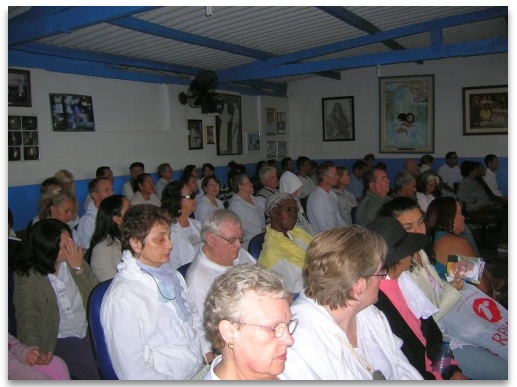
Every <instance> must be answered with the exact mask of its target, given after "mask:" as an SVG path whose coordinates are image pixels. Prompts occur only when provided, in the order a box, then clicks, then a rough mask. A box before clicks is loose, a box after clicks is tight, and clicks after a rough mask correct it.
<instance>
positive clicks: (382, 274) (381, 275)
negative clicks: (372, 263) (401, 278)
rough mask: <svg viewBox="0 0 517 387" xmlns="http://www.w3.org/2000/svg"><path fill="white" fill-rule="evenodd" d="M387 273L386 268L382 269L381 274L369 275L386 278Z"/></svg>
mask: <svg viewBox="0 0 517 387" xmlns="http://www.w3.org/2000/svg"><path fill="white" fill-rule="evenodd" d="M387 275H388V269H382V270H381V274H372V275H371V276H370V277H379V278H380V279H384V278H386V276H387Z"/></svg>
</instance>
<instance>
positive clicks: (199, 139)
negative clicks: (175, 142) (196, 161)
mask: <svg viewBox="0 0 517 387" xmlns="http://www.w3.org/2000/svg"><path fill="white" fill-rule="evenodd" d="M187 125H188V133H189V134H188V149H189V150H192V149H203V131H202V129H201V128H202V127H203V121H201V120H188V124H187Z"/></svg>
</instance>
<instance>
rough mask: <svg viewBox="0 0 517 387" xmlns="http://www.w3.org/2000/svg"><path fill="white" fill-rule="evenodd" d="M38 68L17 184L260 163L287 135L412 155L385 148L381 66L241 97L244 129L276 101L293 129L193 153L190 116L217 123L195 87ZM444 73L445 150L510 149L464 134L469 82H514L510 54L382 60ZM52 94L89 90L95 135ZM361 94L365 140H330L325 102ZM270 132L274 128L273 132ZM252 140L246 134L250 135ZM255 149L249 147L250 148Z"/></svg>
mask: <svg viewBox="0 0 517 387" xmlns="http://www.w3.org/2000/svg"><path fill="white" fill-rule="evenodd" d="M28 70H30V71H31V85H32V107H31V108H12V107H10V108H9V109H8V114H9V115H35V116H37V117H38V132H39V147H40V160H39V161H21V162H9V163H8V171H9V173H8V177H9V186H10V187H12V186H20V185H28V184H39V183H40V182H41V181H42V179H43V178H45V177H48V176H50V175H53V174H54V173H55V172H56V171H57V170H59V169H62V168H66V169H68V170H70V171H71V172H72V173H73V174H74V176H75V178H76V179H77V180H81V179H90V178H92V177H93V176H94V174H95V169H96V168H97V167H98V166H99V165H104V164H106V165H110V166H111V168H112V170H113V172H114V173H115V175H117V176H119V175H127V174H128V173H129V171H128V167H129V164H130V163H131V162H132V161H136V160H139V161H143V162H144V163H145V165H146V170H147V171H148V172H155V171H156V168H157V166H158V165H159V164H160V163H162V162H170V163H171V165H172V167H173V169H175V170H180V169H183V167H184V166H185V165H186V164H196V165H197V166H201V165H202V163H204V162H211V163H212V164H214V165H215V166H216V167H218V166H226V165H227V163H228V162H229V161H230V160H232V159H235V160H236V161H237V162H239V163H243V164H248V163H256V162H257V161H258V160H260V159H264V158H266V145H265V143H266V141H267V140H274V141H278V140H287V141H288V154H289V155H290V156H292V157H297V156H299V155H302V154H303V155H306V156H309V157H311V158H314V159H327V158H330V159H340V158H344V159H354V158H361V157H362V156H363V155H364V154H366V153H370V152H373V153H375V154H376V155H377V156H378V157H379V158H400V157H410V156H409V155H399V154H379V152H378V150H379V129H378V128H379V107H378V106H379V85H378V78H377V73H376V68H375V67H371V68H363V69H357V70H349V71H344V72H342V80H340V81H336V80H331V79H328V78H322V77H316V78H312V79H307V80H301V81H296V82H293V83H291V84H289V86H288V99H285V98H273V97H252V96H245V95H243V96H242V98H241V109H242V113H241V117H242V120H243V124H242V128H243V132H244V133H246V132H254V131H259V130H260V129H261V128H262V126H263V122H264V116H263V114H264V113H263V112H264V109H265V108H266V107H268V108H274V109H276V110H277V111H282V112H285V113H287V134H286V135H282V136H278V135H277V136H265V135H262V136H261V151H260V152H251V153H247V151H246V150H245V151H244V154H243V155H234V156H217V153H216V145H207V144H204V145H203V148H204V149H202V150H192V151H189V150H188V143H187V134H186V128H187V120H188V119H202V120H203V127H204V126H206V125H213V126H215V116H210V115H203V114H201V110H200V109H192V108H190V107H188V106H184V105H181V104H180V103H179V101H178V94H179V93H180V92H181V91H185V89H186V87H184V86H177V85H157V84H148V83H140V82H128V81H120V80H111V79H104V78H95V77H87V76H76V75H70V74H62V73H53V72H48V71H44V70H38V69H28ZM417 74H434V75H435V96H436V98H435V122H436V125H435V130H436V132H435V155H436V157H439V158H440V157H444V155H445V153H446V152H447V151H449V150H456V151H457V152H458V155H459V156H460V158H465V157H471V156H476V157H480V156H483V155H485V154H487V153H495V154H497V155H498V156H500V157H506V156H507V155H508V136H506V135H504V136H502V135H499V136H463V118H462V117H463V116H462V114H463V111H462V87H469V86H485V85H502V84H507V83H508V55H506V54H497V55H490V56H480V57H469V58H454V59H446V60H441V61H426V62H425V64H423V65H417V64H414V63H407V64H400V65H391V66H382V67H381V76H383V77H384V76H403V75H417ZM49 93H69V94H83V95H90V96H92V97H93V110H94V116H95V126H96V127H95V132H78V133H63V132H53V131H52V128H51V117H50V105H49V96H48V94H49ZM338 96H354V104H355V125H356V140H355V141H353V142H348V141H347V142H323V140H322V123H321V121H322V118H321V99H322V98H327V97H338ZM263 134H264V133H263ZM244 140H246V139H245V138H244ZM244 148H246V147H244Z"/></svg>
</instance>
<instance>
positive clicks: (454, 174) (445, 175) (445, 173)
mask: <svg viewBox="0 0 517 387" xmlns="http://www.w3.org/2000/svg"><path fill="white" fill-rule="evenodd" d="M438 175H439V176H440V177H441V178H442V180H443V182H444V183H447V185H449V187H451V188H454V183H459V182H460V181H461V179H462V178H463V176H461V171H460V167H458V166H457V165H455V166H454V167H452V168H450V167H449V166H448V165H447V164H443V165H442V166H441V167H440V168H438ZM442 195H443V196H455V195H454V194H453V193H452V192H449V191H447V190H446V189H443V190H442Z"/></svg>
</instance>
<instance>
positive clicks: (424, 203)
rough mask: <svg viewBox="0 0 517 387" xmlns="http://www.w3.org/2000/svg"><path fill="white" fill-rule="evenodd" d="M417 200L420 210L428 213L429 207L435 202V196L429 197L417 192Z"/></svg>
mask: <svg viewBox="0 0 517 387" xmlns="http://www.w3.org/2000/svg"><path fill="white" fill-rule="evenodd" d="M416 198H417V200H418V205H419V206H420V209H421V210H422V211H423V212H426V211H427V207H429V204H431V202H432V201H433V200H434V196H433V195H427V194H425V193H422V192H417V193H416Z"/></svg>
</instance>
